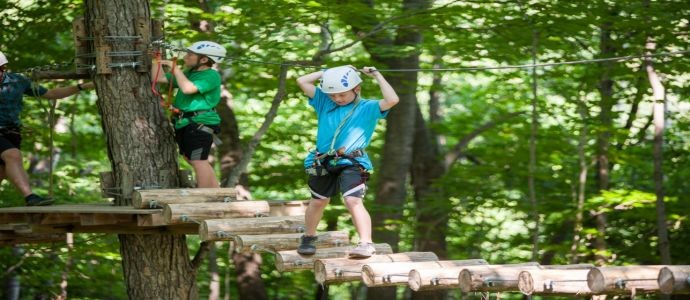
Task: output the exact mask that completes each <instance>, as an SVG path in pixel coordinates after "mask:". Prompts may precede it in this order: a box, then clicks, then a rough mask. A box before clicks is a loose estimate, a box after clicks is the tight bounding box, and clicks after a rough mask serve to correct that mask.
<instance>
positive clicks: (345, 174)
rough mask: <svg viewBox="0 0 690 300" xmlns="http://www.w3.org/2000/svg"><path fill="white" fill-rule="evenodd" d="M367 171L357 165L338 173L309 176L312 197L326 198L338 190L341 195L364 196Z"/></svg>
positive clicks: (367, 177) (367, 176)
mask: <svg viewBox="0 0 690 300" xmlns="http://www.w3.org/2000/svg"><path fill="white" fill-rule="evenodd" d="M367 179H369V173H368V172H367V171H364V170H362V169H361V168H360V167H358V166H349V167H347V168H345V169H343V170H342V171H341V172H340V173H339V174H331V173H329V174H326V175H323V176H313V175H311V176H309V191H310V192H311V197H312V198H313V199H326V198H330V197H332V196H334V195H335V194H336V192H337V190H338V188H339V189H340V192H341V193H342V194H343V197H346V196H350V197H357V198H364V192H365V191H366V188H367V186H366V183H367Z"/></svg>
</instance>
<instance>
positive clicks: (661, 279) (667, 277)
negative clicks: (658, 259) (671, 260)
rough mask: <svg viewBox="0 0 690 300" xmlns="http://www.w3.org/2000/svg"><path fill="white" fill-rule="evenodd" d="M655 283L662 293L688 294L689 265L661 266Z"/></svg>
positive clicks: (689, 285)
mask: <svg viewBox="0 0 690 300" xmlns="http://www.w3.org/2000/svg"><path fill="white" fill-rule="evenodd" d="M657 283H658V284H659V290H661V292H662V293H664V294H690V265H686V266H666V267H663V268H661V270H659V276H658V277H657Z"/></svg>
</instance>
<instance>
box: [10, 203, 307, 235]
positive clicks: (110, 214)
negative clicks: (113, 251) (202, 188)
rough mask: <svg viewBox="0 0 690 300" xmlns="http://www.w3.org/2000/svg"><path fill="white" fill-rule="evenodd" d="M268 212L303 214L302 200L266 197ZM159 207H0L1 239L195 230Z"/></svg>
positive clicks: (191, 223) (196, 228)
mask: <svg viewBox="0 0 690 300" xmlns="http://www.w3.org/2000/svg"><path fill="white" fill-rule="evenodd" d="M268 203H269V206H270V213H269V214H270V215H271V216H294V215H300V214H304V210H305V209H306V205H307V203H306V202H305V201H288V200H284V201H268ZM163 211H164V209H163V208H153V209H140V208H134V207H132V206H113V205H111V204H109V203H93V204H64V205H52V206H31V207H28V206H25V207H6V208H0V225H5V227H4V228H2V229H3V230H0V233H1V234H2V235H3V236H2V238H1V240H4V241H11V240H13V239H15V238H17V239H28V238H29V236H30V235H31V234H34V235H36V237H37V238H38V237H41V236H46V235H45V234H53V233H66V232H74V233H112V234H160V233H173V234H195V235H196V234H198V233H199V222H198V221H195V220H194V219H191V220H189V222H186V223H175V224H168V223H166V222H165V219H164V216H163ZM15 229H16V230H15Z"/></svg>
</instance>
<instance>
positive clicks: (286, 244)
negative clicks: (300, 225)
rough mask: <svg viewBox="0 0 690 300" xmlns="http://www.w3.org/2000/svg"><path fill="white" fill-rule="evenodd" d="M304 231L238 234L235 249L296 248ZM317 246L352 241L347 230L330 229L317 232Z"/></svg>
mask: <svg viewBox="0 0 690 300" xmlns="http://www.w3.org/2000/svg"><path fill="white" fill-rule="evenodd" d="M301 237H302V233H285V234H267V235H238V236H235V238H234V241H235V250H236V251H237V252H248V251H260V250H268V251H274V252H275V251H283V250H295V249H297V247H298V246H299V243H300V238H301ZM317 237H318V239H317V240H316V247H318V248H328V247H340V246H344V245H347V244H348V243H349V241H350V239H349V237H348V234H347V232H346V231H329V232H323V233H319V234H317Z"/></svg>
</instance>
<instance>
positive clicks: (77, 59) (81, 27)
mask: <svg viewBox="0 0 690 300" xmlns="http://www.w3.org/2000/svg"><path fill="white" fill-rule="evenodd" d="M72 37H73V39H74V65H75V67H76V66H79V65H86V64H88V63H89V62H88V60H87V59H86V58H84V57H82V56H81V55H82V54H86V53H87V52H88V51H89V43H88V41H86V40H85V38H86V23H85V22H84V17H77V18H74V21H72ZM76 74H79V75H86V76H88V77H90V75H89V70H87V69H76ZM37 79H46V78H40V77H39V78H37ZM51 79H52V78H51Z"/></svg>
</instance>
